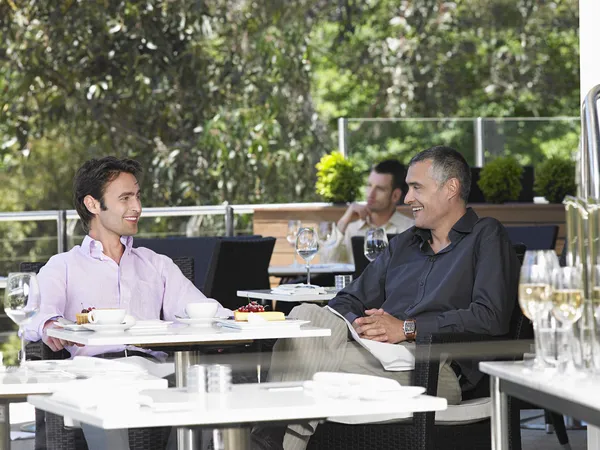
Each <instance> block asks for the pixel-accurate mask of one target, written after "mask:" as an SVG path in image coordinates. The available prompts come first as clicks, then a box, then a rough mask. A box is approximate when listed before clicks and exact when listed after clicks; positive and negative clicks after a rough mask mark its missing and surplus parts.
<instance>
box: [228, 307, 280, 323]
mask: <svg viewBox="0 0 600 450" xmlns="http://www.w3.org/2000/svg"><path fill="white" fill-rule="evenodd" d="M250 314H255V315H257V316H259V317H261V318H263V319H265V320H269V321H271V320H285V315H284V314H283V313H282V312H281V311H262V312H242V311H238V310H236V311H234V312H233V317H234V318H235V320H236V321H237V322H247V321H248V316H250Z"/></svg>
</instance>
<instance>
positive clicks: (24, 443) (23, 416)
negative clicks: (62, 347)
mask: <svg viewBox="0 0 600 450" xmlns="http://www.w3.org/2000/svg"><path fill="white" fill-rule="evenodd" d="M540 414H541V411H537V410H531V411H523V412H522V413H521V418H526V417H532V416H536V415H540ZM13 418H14V419H15V420H19V421H20V422H21V421H33V420H34V409H33V406H31V405H27V404H26V403H20V404H12V405H11V424H12V426H11V428H12V430H13V431H18V430H19V429H20V426H21V425H22V423H16V422H13V420H12V419H13ZM542 420H543V418H541V419H538V420H536V421H532V422H530V423H540V424H541V423H542ZM568 434H569V441H570V443H571V449H572V450H586V448H587V447H586V446H587V441H586V432H585V430H569V431H568ZM521 436H522V440H523V450H559V449H561V448H562V447H561V446H560V445H559V443H558V440H557V439H556V436H555V435H554V434H546V433H545V432H544V431H541V430H521ZM33 443H34V440H33V439H24V440H18V441H12V444H11V449H12V450H33Z"/></svg>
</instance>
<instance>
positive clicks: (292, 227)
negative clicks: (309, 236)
mask: <svg viewBox="0 0 600 450" xmlns="http://www.w3.org/2000/svg"><path fill="white" fill-rule="evenodd" d="M300 228H302V222H301V221H300V220H289V221H288V231H287V235H286V237H285V238H286V239H287V241H288V244H290V245H291V246H292V247H294V246H295V245H296V237H298V231H299V230H300ZM292 265H293V266H297V265H298V261H296V253H295V252H294V262H293V263H292Z"/></svg>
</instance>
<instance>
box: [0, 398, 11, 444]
mask: <svg viewBox="0 0 600 450" xmlns="http://www.w3.org/2000/svg"><path fill="white" fill-rule="evenodd" d="M9 410H10V404H9V403H8V402H2V401H0V450H9V449H10V414H9Z"/></svg>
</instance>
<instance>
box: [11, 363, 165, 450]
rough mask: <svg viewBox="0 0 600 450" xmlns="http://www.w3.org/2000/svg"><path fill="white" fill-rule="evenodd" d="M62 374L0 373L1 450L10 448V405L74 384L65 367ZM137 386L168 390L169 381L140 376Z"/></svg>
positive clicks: (31, 371)
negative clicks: (29, 396) (66, 384)
mask: <svg viewBox="0 0 600 450" xmlns="http://www.w3.org/2000/svg"><path fill="white" fill-rule="evenodd" d="M65 372H67V373H64V374H61V373H56V372H53V373H37V372H35V371H33V370H29V371H28V372H27V373H24V372H23V371H22V370H21V369H18V370H16V371H8V372H0V450H8V449H9V448H10V417H9V407H10V403H15V402H22V401H25V400H26V398H27V396H28V395H31V394H51V393H53V392H55V391H56V390H57V389H59V388H64V385H65V383H69V382H72V381H73V379H74V377H73V376H69V375H68V368H67V367H65ZM135 382H136V385H137V386H140V387H142V388H146V389H161V388H164V389H166V388H167V380H165V379H162V378H158V377H154V376H152V375H140V376H139V377H136V378H135Z"/></svg>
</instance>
